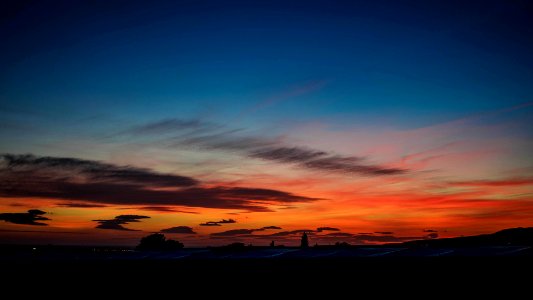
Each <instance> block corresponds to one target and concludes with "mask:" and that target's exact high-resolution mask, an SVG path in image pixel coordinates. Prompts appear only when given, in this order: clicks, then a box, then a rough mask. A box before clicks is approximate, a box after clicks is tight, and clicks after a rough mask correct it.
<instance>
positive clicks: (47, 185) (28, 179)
mask: <svg viewBox="0 0 533 300" xmlns="http://www.w3.org/2000/svg"><path fill="white" fill-rule="evenodd" d="M0 196H2V197H16V198H20V197H36V198H48V199H61V200H68V201H70V202H72V201H83V202H93V203H101V204H116V205H143V206H146V205H150V206H152V205H169V206H173V205H175V206H189V207H205V208H221V209H244V210H249V211H269V210H270V209H269V208H268V204H282V203H294V202H309V201H314V200H318V199H316V198H310V197H304V196H298V195H294V194H292V193H288V192H284V191H280V190H274V189H262V188H248V187H233V186H232V187H227V186H215V187H204V186H202V185H201V184H200V182H199V181H198V180H196V179H194V178H191V177H187V176H180V175H173V174H162V173H158V172H155V171H152V170H149V169H141V168H133V167H128V166H117V165H114V164H108V163H102V162H98V161H92V160H81V159H76V158H57V157H39V156H34V155H12V154H4V155H0Z"/></svg>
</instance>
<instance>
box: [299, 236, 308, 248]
mask: <svg viewBox="0 0 533 300" xmlns="http://www.w3.org/2000/svg"><path fill="white" fill-rule="evenodd" d="M300 248H309V239H308V238H307V233H305V232H304V233H303V234H302V242H301V243H300Z"/></svg>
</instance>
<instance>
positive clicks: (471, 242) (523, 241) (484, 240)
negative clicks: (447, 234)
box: [402, 227, 533, 248]
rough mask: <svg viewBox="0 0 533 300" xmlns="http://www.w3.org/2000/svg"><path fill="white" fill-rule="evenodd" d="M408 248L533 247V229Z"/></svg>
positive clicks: (420, 242)
mask: <svg viewBox="0 0 533 300" xmlns="http://www.w3.org/2000/svg"><path fill="white" fill-rule="evenodd" d="M402 245H404V246H408V247H435V248H438V247H486V246H533V227H527V228H522V227H518V228H509V229H504V230H501V231H498V232H496V233H492V234H482V235H475V236H466V237H456V238H443V239H436V240H417V241H410V242H405V243H403V244H402Z"/></svg>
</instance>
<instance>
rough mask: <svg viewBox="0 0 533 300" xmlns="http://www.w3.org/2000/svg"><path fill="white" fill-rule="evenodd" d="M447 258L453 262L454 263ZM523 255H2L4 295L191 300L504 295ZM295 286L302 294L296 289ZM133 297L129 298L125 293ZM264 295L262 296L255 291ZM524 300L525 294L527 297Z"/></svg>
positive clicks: (520, 282)
mask: <svg viewBox="0 0 533 300" xmlns="http://www.w3.org/2000/svg"><path fill="white" fill-rule="evenodd" d="M454 253H455V255H454ZM532 258H533V256H532V255H531V249H530V248H520V249H519V248H516V247H510V248H505V247H496V248H487V249H472V248H467V249H402V248H399V249H398V248H356V249H308V250H300V249H268V248H261V249H253V250H247V251H217V250H213V249H211V250H209V249H190V250H187V249H186V250H182V251H178V252H174V253H142V252H131V251H130V252H128V251H118V252H117V251H109V252H97V253H89V252H84V251H81V252H80V251H78V252H77V251H66V252H61V251H59V252H53V251H48V252H44V253H41V254H35V253H32V252H26V253H4V254H3V255H2V260H0V264H1V267H2V275H1V276H2V283H3V284H4V286H5V287H11V286H15V285H17V284H20V283H23V284H24V285H25V286H32V287H36V286H45V287H50V286H57V285H61V286H65V287H68V288H75V289H78V290H83V291H85V292H87V293H92V292H95V291H98V290H100V289H102V290H106V291H107V290H115V291H117V289H118V290H122V289H125V290H124V291H123V292H128V293H131V292H132V291H136V290H145V291H146V289H148V290H150V289H152V288H155V287H157V288H155V290H157V291H160V292H161V291H163V290H168V289H178V290H179V289H193V288H194V289H195V291H196V292H195V293H204V292H209V293H213V292H216V291H225V292H228V291H234V292H239V291H241V290H242V289H246V288H254V289H255V290H256V292H257V291H260V293H269V292H272V291H276V290H286V289H287V288H289V289H291V290H295V289H299V288H300V287H302V288H303V289H305V290H306V291H307V292H308V293H309V292H311V293H312V292H313V291H317V290H328V291H330V292H332V293H333V292H339V291H346V292H349V293H352V294H358V293H362V292H367V291H369V290H370V291H371V292H372V293H377V294H382V293H387V294H390V293H392V294H398V293H399V294H405V293H413V292H416V293H421V292H422V291H425V290H432V293H436V292H438V293H439V294H442V293H451V292H452V291H457V292H459V291H460V292H461V293H463V292H467V291H469V292H474V293H478V294H479V293H483V294H491V293H496V292H498V293H505V295H507V297H510V296H511V295H515V294H516V295H518V294H521V293H523V292H527V291H528V290H530V285H531V279H532V276H531V274H532V270H533V268H532V267H533V264H532V261H533V260H532ZM301 284H303V286H302V285H301ZM132 289H133V290H132ZM262 289H264V290H262ZM528 293H529V292H528Z"/></svg>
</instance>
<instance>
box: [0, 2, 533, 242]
mask: <svg viewBox="0 0 533 300" xmlns="http://www.w3.org/2000/svg"><path fill="white" fill-rule="evenodd" d="M0 39H1V41H2V42H1V43H0V243H2V244H12V243H15V244H68V245H129V246H133V245H135V244H136V243H137V242H138V241H139V239H140V238H141V237H142V236H145V235H148V234H150V233H155V232H162V233H164V234H165V235H166V236H167V237H168V238H172V239H177V240H179V241H181V242H183V243H184V244H185V246H186V247H187V246H190V247H197V246H207V245H224V244H229V243H231V242H244V243H247V244H248V243H249V244H254V245H268V244H269V243H270V242H271V241H272V240H274V241H276V243H277V244H285V245H296V244H298V241H299V238H300V236H301V234H302V232H303V231H306V232H308V234H309V238H310V243H311V244H315V243H318V244H331V243H335V242H339V241H340V242H348V243H350V244H379V243H389V242H402V241H407V240H413V239H424V238H426V239H431V238H438V237H456V236H464V235H475V234H483V233H492V232H495V231H498V230H501V229H505V228H511V227H529V226H533V158H532V156H531V153H533V121H532V120H533V118H532V117H531V114H532V112H533V97H532V96H533V56H532V55H531V53H532V52H533V5H532V4H531V3H530V2H529V1H519V0H516V1H380V0H378V1H199V0H198V1H194V0H191V1H150V2H146V1H135V0H133V1H115V0H113V1H2V4H1V8H0Z"/></svg>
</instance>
